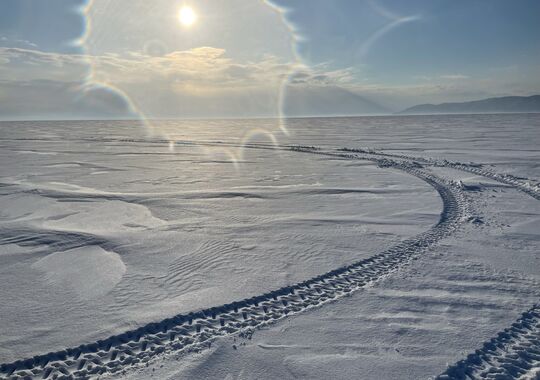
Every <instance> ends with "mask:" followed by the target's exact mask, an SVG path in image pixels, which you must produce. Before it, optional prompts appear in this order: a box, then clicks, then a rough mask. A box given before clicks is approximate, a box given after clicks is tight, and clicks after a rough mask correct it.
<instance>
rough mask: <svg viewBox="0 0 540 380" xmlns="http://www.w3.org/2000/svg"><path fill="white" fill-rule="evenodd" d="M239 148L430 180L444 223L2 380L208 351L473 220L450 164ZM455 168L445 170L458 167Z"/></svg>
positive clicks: (39, 362)
mask: <svg viewBox="0 0 540 380" xmlns="http://www.w3.org/2000/svg"><path fill="white" fill-rule="evenodd" d="M189 144H192V145H204V144H200V143H189ZM206 145H214V146H234V144H224V143H210V142H209V143H207V144H206ZM236 146H238V147H242V148H252V149H279V150H294V151H298V152H301V153H308V154H320V155H327V156H332V157H335V158H338V159H352V160H355V159H360V160H370V161H373V162H375V163H376V164H378V165H379V166H380V167H388V168H393V169H398V170H402V171H404V172H406V173H408V174H411V175H413V176H416V177H417V178H419V179H421V180H423V181H425V182H426V183H428V184H429V185H431V186H432V187H433V188H434V189H435V190H436V191H437V192H438V193H439V195H440V197H441V199H442V202H443V209H442V212H441V215H440V219H439V222H438V223H437V224H436V225H434V226H432V227H431V228H430V229H429V230H427V231H425V232H423V233H421V234H419V235H416V236H414V237H411V238H409V239H406V240H404V241H402V242H401V243H399V244H397V245H396V246H394V247H392V248H390V249H388V250H386V251H383V252H381V253H379V254H376V255H374V256H372V257H370V258H368V259H364V260H361V261H358V262H356V263H353V264H351V265H348V266H343V267H340V268H337V269H335V270H333V271H330V272H327V273H324V274H322V275H320V276H317V277H314V278H311V279H309V280H306V281H304V282H301V283H297V284H294V285H290V286H287V287H283V288H280V289H277V290H274V291H271V292H268V293H266V294H262V295H259V296H256V297H252V298H248V299H244V300H240V301H238V302H233V303H230V304H225V305H220V306H217V307H213V308H209V309H205V310H200V311H197V312H193V313H189V314H180V315H177V316H174V317H172V318H167V319H164V320H162V321H160V322H156V323H150V324H147V325H145V326H142V327H140V328H138V329H136V330H132V331H127V332H125V333H122V334H119V335H114V336H111V337H108V338H106V339H103V340H99V341H96V342H92V343H89V344H83V345H81V346H78V347H74V348H67V349H65V350H61V351H57V352H51V353H47V354H44V355H38V356H34V357H32V358H28V359H25V360H19V361H16V362H13V363H7V364H3V365H1V366H0V377H3V378H9V379H38V378H39V379H72V378H92V377H96V376H99V375H105V374H114V373H117V372H119V371H123V370H124V369H126V368H127V367H129V366H132V365H137V364H138V363H145V362H147V361H149V360H150V359H152V358H153V357H155V356H156V355H159V354H163V353H165V352H175V351H184V350H185V351H188V350H194V349H198V348H200V347H202V346H205V345H208V343H209V342H210V341H211V340H212V339H214V338H216V337H219V336H223V335H228V334H233V333H245V332H248V333H249V331H250V329H253V328H256V327H259V326H262V325H265V324H268V323H272V322H274V321H277V320H279V319H282V318H284V317H286V316H288V315H292V314H297V313H299V312H302V311H304V310H307V309H309V308H313V307H317V306H320V305H323V304H325V303H328V302H330V301H332V300H335V299H337V298H340V297H343V296H346V295H348V294H350V293H351V292H353V291H355V290H357V289H360V288H362V287H365V286H367V285H368V284H370V283H373V282H374V281H377V280H379V279H381V278H383V277H385V276H387V275H388V274H390V273H392V272H393V271H396V270H397V269H399V268H400V267H401V266H403V265H406V264H407V263H409V262H410V261H411V260H413V259H414V258H415V257H417V256H418V255H420V254H422V253H424V252H425V251H426V250H427V249H429V248H430V247H432V246H433V245H434V244H436V243H437V242H439V241H440V240H441V239H443V238H445V237H447V236H449V235H450V234H452V232H454V231H455V230H456V229H457V228H458V227H459V225H460V224H461V223H462V222H463V221H464V220H465V219H466V214H467V209H468V207H467V202H466V200H465V198H464V196H463V193H462V189H461V186H460V184H459V183H455V182H453V181H447V180H445V179H443V178H440V177H438V176H436V175H434V174H433V173H431V172H430V171H429V170H428V169H426V167H427V166H430V165H434V166H441V165H443V164H441V163H437V162H432V161H430V160H426V159H418V158H413V157H408V156H399V155H389V154H384V153H377V152H374V151H365V150H352V149H341V150H322V149H318V148H314V147H301V146H294V147H274V146H270V145H264V144H249V145H247V146H246V145H245V146H239V145H236ZM450 164H451V163H449V164H448V165H444V166H450ZM456 165H457V164H456ZM460 165H461V164H460ZM458 169H459V168H458ZM463 170H466V168H463ZM477 174H480V175H484V174H481V173H477ZM487 174H489V173H487ZM486 176H489V177H490V178H493V179H496V180H498V181H499V182H503V181H506V182H503V183H506V184H509V185H511V186H513V187H516V188H518V189H520V190H522V191H525V192H526V193H528V194H529V195H532V196H534V197H535V198H536V199H540V196H539V191H538V187H537V186H536V187H535V186H530V184H528V183H527V184H524V183H522V182H520V181H519V180H517V179H516V180H515V181H516V183H513V182H511V181H510V179H508V178H506V177H500V178H499V175H496V174H489V175H486ZM512 180H513V179H512Z"/></svg>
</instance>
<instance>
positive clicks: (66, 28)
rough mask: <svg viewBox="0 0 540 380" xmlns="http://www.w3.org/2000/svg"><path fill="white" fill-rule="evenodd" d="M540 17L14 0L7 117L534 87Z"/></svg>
mask: <svg viewBox="0 0 540 380" xmlns="http://www.w3.org/2000/svg"><path fill="white" fill-rule="evenodd" d="M186 6H187V7H190V8H191V9H192V10H193V11H194V12H195V14H196V16H197V19H196V21H195V22H194V23H193V24H192V25H191V26H186V25H183V24H182V22H181V20H179V10H180V9H181V8H183V7H186ZM538 16H540V2H539V1H537V0H519V1H510V0H504V1H503V0H410V1H397V0H394V1H382V0H372V1H362V0H333V1H330V0H294V1H293V0H289V1H285V0H274V1H272V2H271V3H270V2H265V1H257V0H189V1H187V0H186V1H183V0H152V1H148V0H94V1H93V2H90V3H88V2H87V1H82V0H47V1H44V0H1V1H0V118H19V119H25V118H41V117H43V118H55V117H57V118H63V117H73V118H78V117H99V118H101V117H116V116H126V115H133V114H141V115H144V116H147V117H219V116H227V117H234V116H259V115H260V116H277V115H279V114H280V112H281V111H284V110H286V111H289V112H290V113H293V114H294V113H295V112H296V113H298V112H300V111H298V109H299V108H298V107H297V106H298V104H299V101H300V100H301V101H302V105H301V109H302V111H301V113H303V114H305V113H325V114H332V113H345V114H353V113H362V112H380V110H383V109H387V110H390V111H395V110H399V109H401V108H403V107H407V106H411V105H414V104H417V103H425V102H433V103H439V102H444V101H462V100H472V99H478V98H483V97H489V96H501V95H531V94H534V93H539V92H540V47H539V46H540V45H539V44H538V41H539V40H540V26H539V25H538V24H539V23H538ZM295 107H296V108H295ZM321 110H323V111H321ZM332 110H335V111H334V112H333V111H332ZM358 110H360V111H358Z"/></svg>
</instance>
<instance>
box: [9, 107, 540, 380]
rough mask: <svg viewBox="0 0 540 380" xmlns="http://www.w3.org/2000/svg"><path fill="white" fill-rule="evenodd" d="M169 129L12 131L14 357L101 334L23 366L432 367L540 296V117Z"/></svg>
mask: <svg viewBox="0 0 540 380" xmlns="http://www.w3.org/2000/svg"><path fill="white" fill-rule="evenodd" d="M156 124H157V125H156V130H154V131H153V132H152V133H149V132H148V130H147V129H145V128H144V127H142V126H140V125H138V124H137V123H135V122H127V121H123V122H105V121H94V122H9V123H8V122H3V123H0V144H1V150H0V157H1V161H2V167H1V173H0V174H1V177H0V223H1V224H0V239H1V240H0V242H1V244H2V245H0V264H1V265H0V279H1V280H2V283H3V285H2V286H1V287H0V289H1V290H0V315H1V316H2V323H1V324H0V362H4V363H9V362H13V361H15V360H18V359H23V358H28V357H32V356H34V355H39V354H45V353H47V352H51V351H60V350H62V349H64V348H67V347H76V346H79V345H81V344H89V343H92V342H96V341H98V344H97V346H96V349H94V348H93V347H89V346H86V347H82V348H81V349H79V351H80V352H79V353H78V354H77V352H71V351H67V352H64V353H65V356H67V360H66V358H65V357H62V354H60V355H56V356H55V355H52V356H49V357H47V362H45V363H43V362H40V363H39V366H36V365H37V364H38V363H37V362H38V361H40V360H41V361H43V357H39V358H36V359H35V360H34V362H32V363H26V364H24V363H21V362H19V364H18V365H17V366H16V368H13V367H9V366H8V367H5V368H4V369H5V370H6V371H5V373H10V372H12V375H17V374H19V375H20V376H24V375H30V374H32V373H30V372H29V371H31V369H32V368H34V369H35V368H38V367H39V370H37V369H35V373H34V374H35V376H36V377H38V378H41V377H42V376H43V375H47V376H51V377H52V376H54V375H55V374H62V372H60V371H57V370H55V369H54V368H55V367H54V365H55V364H57V363H63V364H62V365H60V367H61V366H65V368H67V369H65V370H64V371H65V372H66V373H72V374H78V375H80V376H81V375H84V374H86V375H88V374H91V373H92V370H93V369H94V372H97V373H99V372H103V371H102V370H101V369H102V368H104V367H106V365H107V364H110V366H108V367H107V368H109V369H110V368H114V369H115V371H116V370H117V371H116V372H114V375H113V376H116V377H117V376H119V374H120V373H122V372H124V371H125V374H124V375H125V376H127V377H130V378H149V377H151V376H153V377H155V378H167V377H170V378H186V379H193V378H215V379H222V378H231V379H236V378H239V379H244V378H246V379H252V378H253V379H261V378H267V379H273V378H305V379H316V378H320V379H326V378H330V377H333V378H339V379H341V378H344V379H345V378H366V379H371V378H388V379H395V378H403V379H405V378H406V379H422V378H425V379H428V378H433V377H435V376H437V375H439V374H441V373H443V372H444V371H445V370H446V367H447V365H452V364H454V363H456V362H457V361H459V360H460V359H464V358H466V356H467V355H468V354H469V353H472V352H474V351H475V350H476V349H479V348H482V345H483V343H484V342H485V341H488V340H489V339H491V338H493V337H496V336H497V333H498V332H500V331H502V330H504V329H505V328H507V327H510V326H511V324H512V323H513V322H514V321H515V320H516V319H518V318H519V317H520V314H521V313H523V312H525V311H526V310H528V309H529V308H530V307H532V306H533V304H534V303H535V302H538V301H539V300H540V287H539V286H538V281H540V256H539V254H538V252H539V249H538V248H539V247H540V240H539V233H538V226H539V225H540V223H539V219H540V207H539V206H538V197H537V196H536V195H537V192H536V187H535V186H536V185H537V183H536V182H535V181H534V179H537V178H539V177H540V169H539V162H540V150H539V148H538V147H539V146H540V132H539V131H540V129H539V128H540V116H539V115H481V116H480V115H476V116H423V117H412V116H409V117H371V118H318V119H292V120H288V121H287V123H286V127H287V129H288V132H289V134H288V135H285V134H284V133H282V132H281V131H279V129H278V128H277V126H276V122H275V121H273V120H223V121H185V122H178V121H174V122H173V121H170V122H166V121H162V122H159V123H156ZM260 131H273V135H272V136H269V133H268V132H264V133H263V132H260ZM163 136H167V137H168V139H174V140H175V141H176V143H174V144H168V141H167V139H164V137H163ZM246 136H248V137H249V138H246ZM294 144H298V145H302V146H306V147H305V148H304V147H302V148H298V147H293V148H292V149H291V145H294ZM170 145H172V146H170ZM311 146H315V147H319V148H320V149H312V148H311ZM272 147H273V149H272ZM344 147H348V148H369V149H370V150H360V151H343V150H340V148H344ZM371 149H374V151H372V150H371ZM413 157H414V158H413ZM232 158H234V159H235V160H236V161H237V162H236V163H234V162H232V161H233V160H232ZM445 160H448V161H445ZM449 161H451V162H449ZM456 162H459V163H456ZM472 162H474V163H477V164H482V165H483V166H482V167H478V166H476V164H472ZM493 173H495V174H493ZM496 173H506V174H510V175H512V176H513V177H509V176H506V177H502V176H498V175H497V174H496ZM535 196H536V197H535ZM441 212H442V219H441V221H442V224H439V225H438V224H437V223H438V222H439V219H440V218H441ZM400 242H402V243H400ZM396 247H397V248H396ZM378 254H381V255H382V256H381V255H380V256H377V255H378ZM373 257H378V258H377V259H373ZM370 260H371V261H370ZM356 263H360V264H358V265H359V266H357V267H354V268H352V267H351V268H349V269H346V270H345V269H344V271H343V272H342V273H341V272H340V273H339V281H338V282H339V283H349V284H350V285H343V286H342V285H339V286H338V285H336V284H337V283H336V282H335V281H337V280H336V278H337V277H336V275H335V274H331V275H328V276H327V277H325V278H324V279H322V280H321V281H323V282H324V283H325V284H328V289H330V290H328V289H327V288H325V286H324V285H323V286H322V288H319V285H316V286H314V285H312V286H311V288H310V289H308V290H306V291H305V292H304V293H302V292H299V289H300V287H298V288H294V286H296V285H295V284H299V283H302V282H304V281H307V280H310V281H311V279H313V278H314V277H317V276H319V275H322V274H325V273H328V272H329V271H332V270H334V269H337V268H343V267H344V266H347V265H350V264H356ZM397 269H399V270H397ZM353 272H354V273H353ZM367 272H369V275H368V276H367V277H365V275H364V273H367ZM317 281H319V280H317ZM287 286H293V288H294V289H293V291H292V292H291V294H292V293H294V296H293V295H290V296H287V297H289V298H287V300H288V302H289V303H288V302H287V301H286V300H285V299H284V298H283V297H285V293H283V292H281V293H279V294H278V293H275V294H273V295H269V296H268V297H267V298H264V297H263V298H264V299H261V300H259V301H258V302H259V303H261V302H262V304H261V305H254V304H253V302H254V301H249V300H248V301H242V300H246V299H249V298H251V297H254V296H259V295H263V294H267V293H268V292H270V291H274V290H277V289H280V288H282V287H287ZM336 286H337V288H336ZM315 288H316V289H319V290H318V291H317V292H314V291H313V290H312V289H315ZM345 288H347V289H348V288H351V290H356V291H355V292H349V291H348V290H346V289H345ZM320 289H323V291H322V293H323V296H324V294H325V292H326V291H329V292H331V293H332V294H333V296H331V297H330V296H328V297H326V298H328V299H326V298H325V297H323V296H321V295H320V294H319V293H320V292H321V291H320ZM336 289H338V290H337V291H336ZM344 289H345V290H344ZM301 294H303V295H301ZM349 294H350V295H349ZM299 295H300V296H301V297H302V300H304V299H305V298H306V299H308V300H310V301H312V303H313V304H314V305H319V306H320V307H315V308H313V307H311V306H302V305H301V302H300V301H299V300H298V299H293V298H294V297H296V296H299ZM321 297H322V298H321ZM272 298H275V299H276V300H278V301H279V305H277V304H275V303H273V302H274V301H273V300H272ZM333 298H339V299H338V300H335V301H332V302H327V301H331V300H332V299H333ZM235 301H242V302H243V303H241V304H238V305H237V306H234V307H233V306H231V307H230V309H227V308H225V309H223V308H222V309H220V310H217V309H216V311H215V312H210V313H209V315H206V317H204V318H203V319H201V318H200V316H194V317H193V318H192V319H193V320H197V321H196V322H193V321H191V324H189V323H188V321H187V319H185V318H184V319H185V321H184V319H183V317H182V318H177V320H175V321H172V320H169V321H167V320H165V319H166V318H170V317H173V316H175V315H178V314H182V315H187V314H188V313H190V312H193V311H198V310H201V309H207V308H211V307H215V306H221V305H225V304H229V303H231V302H235ZM278 301H276V302H278ZM283 301H285V302H283ZM299 302H300V303H299ZM262 305H268V306H264V307H267V308H269V309H270V310H275V313H277V314H275V315H274V316H273V317H272V318H270V317H264V315H266V314H267V313H270V312H269V311H268V310H264V311H262V310H261V312H262V314H261V313H260V312H258V311H256V310H255V309H254V308H256V307H257V308H259V307H261V308H262V307H263V306H262ZM226 309H227V310H226ZM233 309H235V310H233ZM236 309H239V310H236ZM242 310H245V311H244V312H242ZM212 313H214V314H216V313H217V314H219V313H221V314H220V315H226V318H225V317H219V318H216V319H214V318H213V317H215V315H210V314H212ZM242 313H244V315H243V320H247V321H248V322H249V323H250V324H251V325H252V326H254V327H256V328H255V329H253V328H252V329H247V330H246V327H247V325H244V326H241V324H242V323H240V322H238V320H242ZM236 314H238V316H236ZM270 314H271V313H270ZM270 314H269V315H270ZM258 315H262V317H260V318H259V317H257V316H258ZM252 316H255V317H252ZM283 316H288V317H287V318H282V317H283ZM197 318H198V319H197ZM205 318H208V321H209V323H210V324H209V325H208V326H207V327H204V326H205V324H204V323H202V322H198V321H199V320H201V321H203V322H204V319H205ZM223 318H225V319H223ZM227 318H230V325H229V322H228V321H229V319H227ZM261 318H262V319H261ZM164 320H165V321H164ZM214 320H215V321H217V322H216V323H217V325H215V323H214V322H212V321H214ZM221 320H223V321H221ZM273 320H278V321H276V323H275V324H274V323H268V322H272V321H273ZM261 321H262V322H261ZM151 322H159V323H158V324H157V325H155V326H153V325H151V324H150V325H148V324H149V323H151ZM200 323H202V324H200ZM246 323H247V322H246ZM220 324H221V325H222V327H220ZM199 325H200V326H202V327H200V326H199ZM141 326H144V327H143V328H142V329H141V330H139V332H140V334H139V335H141V337H138V338H137V337H135V338H133V337H131V335H129V334H127V335H126V336H125V338H126V339H124V338H122V339H120V338H118V339H117V338H114V339H112V340H109V341H103V343H99V340H104V339H106V338H108V337H110V336H114V335H116V336H117V335H118V334H122V333H124V332H126V331H128V330H134V329H136V328H139V327H141ZM195 326H197V327H195ZM216 326H217V327H216ZM180 327H181V328H182V329H184V330H185V329H187V330H189V329H193V331H191V330H190V331H187V330H186V331H187V332H186V334H187V335H185V336H184V338H182V339H184V340H182V344H181V345H179V344H176V343H177V340H178V339H179V338H177V336H178V335H182V334H183V333H178V332H177V330H178V329H179V328H180ZM227 327H230V330H231V332H235V334H233V335H230V336H225V337H222V338H220V339H217V340H215V341H212V343H211V345H210V347H207V346H208V345H209V344H208V342H209V341H210V340H208V341H205V342H204V343H201V344H199V345H197V344H193V343H197V341H203V340H206V339H207V338H213V337H214V336H216V335H223V334H224V333H225V332H226V330H227V329H226V328H227ZM174 329H177V330H174ZM220 329H221V330H220ZM154 330H157V331H154ZM161 330H163V331H161ZM173 330H174V331H175V334H174V336H173V335H171V334H169V331H173ZM233 330H234V331H233ZM182 331H183V330H182ZM205 331H208V333H207V334H208V336H203V338H204V339H200V338H201V334H203V335H204V333H205ZM539 331H540V326H539V329H537V330H533V332H532V334H533V335H534V334H536V335H534V336H537V335H538V333H539ZM160 334H161V335H160ZM167 334H169V335H167ZM128 335H129V336H128ZM135 335H137V334H135ZM148 337H151V339H150V338H148ZM186 337H187V338H186ZM191 337H193V338H191ZM123 339H124V340H126V342H123V341H122V340H123ZM190 339H193V340H194V342H190ZM130 342H133V345H132V346H130V347H131V348H129V349H128V348H125V349H119V348H118V347H120V346H121V345H124V346H126V345H128V346H129V345H130V344H131V343H130ZM165 342H166V343H165ZM536 342H537V343H538V339H537V340H536ZM175 344H176V346H175ZM102 346H103V347H102ZM124 346H122V347H124ZM203 346H204V347H203ZM533 346H534V344H533ZM126 347H127V346H126ZM160 347H163V351H165V352H164V353H163V354H160V355H153V354H152V355H149V354H148V353H149V352H158V351H161V350H162V349H161V348H160ZM179 348H182V349H181V350H179ZM534 349H536V350H538V347H536V348H535V347H532V348H531V349H530V350H534ZM115 350H116V351H118V352H120V354H118V353H117V354H114V352H115ZM530 350H529V351H530ZM96 351H97V354H94V353H93V352H96ZM128 351H129V352H131V353H129V352H128ZM193 351H196V352H193ZM199 351H200V352H199ZM101 352H103V355H101V354H100V353H101ZM520 352H521V351H520ZM524 352H527V350H525V351H524ZM132 354H133V355H132ZM139 354H140V355H139ZM85 355H90V356H88V358H86V359H83V358H85V357H86V356H85ZM92 355H94V356H95V355H98V357H92ZM138 355H139V356H138ZM532 355H533V359H531V360H528V361H526V364H527V365H529V366H532V367H534V366H538V365H539V361H538V359H534V355H538V353H536V354H534V353H533V354H532ZM124 356H127V357H136V358H140V360H136V361H139V362H140V363H139V364H136V365H135V366H131V365H128V363H132V362H133V360H126V358H123V357H124ZM499 356H500V355H499ZM503 356H504V355H503ZM518 356H519V355H518ZM94 359H95V360H94ZM97 359H99V360H97ZM70 360H71V362H72V363H71V364H70ZM92 360H94V362H92V363H90V362H91V361H92ZM96 360H97V362H96ZM147 360H149V361H148V363H147V364H145V365H143V363H144V362H145V361H147ZM535 360H536V361H535ZM87 362H88V363H87ZM98 362H99V363H102V364H99V363H98ZM492 362H493V361H492ZM531 363H532V364H531ZM469 364H470V363H468V362H466V363H462V367H467V366H468V365H469ZM491 364H493V363H490V365H491ZM503 364H504V363H503ZM518 364H519V363H518ZM513 365H514V367H516V368H522V367H526V366H527V365H521V366H520V365H515V363H513ZM493 366H494V367H496V365H492V367H493ZM79 367H80V368H79ZM484 367H486V366H484ZM484 367H482V366H480V365H477V368H474V369H472V370H471V371H473V372H471V373H476V374H479V373H480V372H481V371H482V370H483V369H485V368H484ZM487 367H489V366H487ZM487 367H486V368H487ZM467 368H468V367H467ZM49 369H50V370H49ZM487 370H488V371H489V370H490V369H489V368H488V369H487ZM17 371H19V372H17ZM20 371H23V372H24V371H26V372H25V373H23V372H20ZM77 371H78V372H77ZM84 371H86V372H84ZM527 371H528V374H527V375H526V376H530V377H531V378H534V377H533V376H536V375H535V372H534V371H535V369H534V368H530V369H529V370H527ZM448 373H450V374H451V375H452V373H457V372H450V371H449V372H448ZM520 374H522V373H521V372H520V370H516V371H514V372H512V376H514V377H518V375H520ZM452 376H457V375H452Z"/></svg>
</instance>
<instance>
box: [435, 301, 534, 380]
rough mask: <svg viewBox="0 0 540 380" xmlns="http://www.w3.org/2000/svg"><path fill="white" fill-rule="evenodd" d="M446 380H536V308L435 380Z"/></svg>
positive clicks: (528, 311)
mask: <svg viewBox="0 0 540 380" xmlns="http://www.w3.org/2000/svg"><path fill="white" fill-rule="evenodd" d="M450 379H455V380H458V379H459V380H467V379H529V380H534V379H540V305H535V306H534V307H532V308H531V309H530V310H527V311H526V312H525V313H523V314H522V315H521V317H520V318H519V319H518V320H517V321H516V322H514V323H513V324H512V326H510V327H508V328H506V329H505V330H504V331H501V332H500V333H499V334H498V335H497V337H495V338H493V339H491V340H489V341H487V342H486V343H484V345H483V347H482V348H481V349H479V350H476V351H475V352H474V353H472V354H470V355H468V356H467V357H466V358H465V359H463V360H460V361H459V362H457V363H456V364H454V365H452V366H450V367H448V369H447V370H446V371H445V372H444V373H443V374H441V375H439V376H438V377H437V380H450Z"/></svg>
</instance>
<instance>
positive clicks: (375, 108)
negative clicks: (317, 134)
mask: <svg viewBox="0 0 540 380" xmlns="http://www.w3.org/2000/svg"><path fill="white" fill-rule="evenodd" d="M283 111H284V113H285V115H286V116H289V117H294V116H355V115H381V114H388V113H389V110H388V109H386V108H385V107H383V106H381V105H380V104H377V103H375V102H373V101H371V100H369V99H366V98H364V97H362V96H360V95H358V94H355V93H353V92H351V91H349V90H346V89H343V88H341V87H333V86H324V87H323V86H321V87H318V86H313V87H304V86H289V87H287V89H286V92H285V99H284V101H283Z"/></svg>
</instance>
